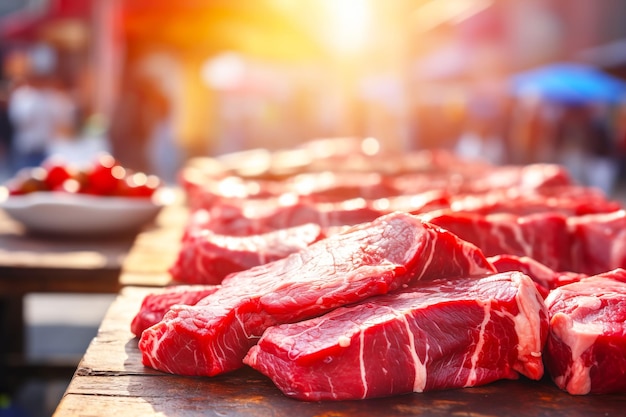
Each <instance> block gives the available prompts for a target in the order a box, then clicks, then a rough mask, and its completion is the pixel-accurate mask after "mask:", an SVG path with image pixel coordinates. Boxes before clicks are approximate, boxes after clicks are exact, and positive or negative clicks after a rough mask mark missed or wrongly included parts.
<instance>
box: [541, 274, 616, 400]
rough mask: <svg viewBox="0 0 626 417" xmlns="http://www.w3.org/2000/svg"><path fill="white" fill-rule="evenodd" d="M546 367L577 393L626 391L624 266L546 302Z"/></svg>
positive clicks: (566, 289)
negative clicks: (547, 332) (548, 323)
mask: <svg viewBox="0 0 626 417" xmlns="http://www.w3.org/2000/svg"><path fill="white" fill-rule="evenodd" d="M545 302H546V305H547V307H548V312H549V315H550V334H549V336H548V341H547V344H546V349H545V359H546V368H547V370H548V373H549V374H550V376H551V377H552V379H553V380H554V382H555V383H556V385H557V386H558V387H559V388H561V389H563V390H565V391H567V392H569V393H570V394H574V395H583V394H590V393H591V394H605V393H615V392H621V393H624V392H626V378H625V377H624V375H626V270H624V269H616V270H613V271H610V272H607V273H603V274H599V275H596V276H593V277H589V278H586V279H583V280H581V281H580V282H576V283H572V284H568V285H564V286H562V287H559V288H557V289H555V290H553V291H552V292H551V293H550V295H548V297H547V298H546V300H545Z"/></svg>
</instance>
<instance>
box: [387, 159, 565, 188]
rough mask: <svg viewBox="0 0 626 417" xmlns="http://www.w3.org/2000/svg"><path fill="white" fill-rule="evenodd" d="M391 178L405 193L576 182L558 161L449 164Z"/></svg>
mask: <svg viewBox="0 0 626 417" xmlns="http://www.w3.org/2000/svg"><path fill="white" fill-rule="evenodd" d="M461 167H463V166H462V165H461ZM388 181H389V182H391V183H392V186H393V187H394V188H396V189H398V190H401V191H402V193H404V194H415V193H419V192H424V191H428V190H433V189H445V190H447V191H449V192H450V193H451V194H467V193H484V192H488V191H493V190H497V189H509V188H519V189H523V190H538V189H542V188H548V187H557V186H565V185H572V184H573V182H572V180H571V178H570V176H569V174H568V172H567V170H566V169H565V168H563V167H562V166H559V165H556V164H531V165H524V166H517V165H506V166H482V167H481V166H469V169H458V168H456V169H455V167H450V168H449V169H448V170H447V171H442V172H436V173H432V174H428V175H424V174H423V173H409V174H404V175H400V176H397V177H393V178H389V179H388Z"/></svg>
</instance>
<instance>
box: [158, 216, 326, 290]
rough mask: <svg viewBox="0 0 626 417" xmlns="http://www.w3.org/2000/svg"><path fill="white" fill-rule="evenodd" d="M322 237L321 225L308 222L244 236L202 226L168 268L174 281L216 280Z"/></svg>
mask: <svg viewBox="0 0 626 417" xmlns="http://www.w3.org/2000/svg"><path fill="white" fill-rule="evenodd" d="M323 237H324V233H323V232H322V229H321V227H320V226H319V225H317V224H312V223H308V224H304V225H302V226H296V227H291V228H286V229H280V230H277V231H274V232H269V233H265V234H261V235H251V236H245V237H241V236H224V235H218V234H215V233H213V232H211V231H210V230H207V229H204V230H202V231H201V232H197V233H193V234H192V235H191V236H188V237H187V238H185V239H183V241H182V243H181V248H180V250H179V252H178V257H177V259H176V262H175V263H174V265H172V267H171V268H170V270H169V272H170V275H171V276H172V278H173V279H174V280H175V281H178V282H183V283H187V284H219V283H221V282H222V280H223V279H224V277H225V276H226V275H228V274H231V273H233V272H239V271H243V270H246V269H250V268H252V267H253V266H257V265H263V264H265V263H268V262H272V261H275V260H278V259H282V258H284V257H286V256H287V255H289V254H291V253H294V252H298V251H300V250H302V249H304V248H306V247H307V246H309V245H310V244H311V243H313V242H316V241H318V240H320V239H322V238H323Z"/></svg>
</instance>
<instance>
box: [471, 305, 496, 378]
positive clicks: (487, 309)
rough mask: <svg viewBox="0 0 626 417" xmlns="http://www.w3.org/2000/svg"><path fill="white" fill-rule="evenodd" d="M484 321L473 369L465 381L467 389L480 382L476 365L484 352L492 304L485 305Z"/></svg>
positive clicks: (481, 325) (472, 359) (473, 356)
mask: <svg viewBox="0 0 626 417" xmlns="http://www.w3.org/2000/svg"><path fill="white" fill-rule="evenodd" d="M483 311H484V316H483V321H482V323H480V332H479V333H478V343H476V348H475V349H474V353H472V358H471V362H472V369H471V370H470V372H469V375H468V376H467V380H466V381H465V386H466V387H471V386H474V385H475V384H476V381H477V380H478V375H477V374H476V365H477V363H478V358H479V356H480V352H481V351H482V350H483V346H484V345H485V328H486V327H487V323H489V319H490V318H491V303H484V304H483Z"/></svg>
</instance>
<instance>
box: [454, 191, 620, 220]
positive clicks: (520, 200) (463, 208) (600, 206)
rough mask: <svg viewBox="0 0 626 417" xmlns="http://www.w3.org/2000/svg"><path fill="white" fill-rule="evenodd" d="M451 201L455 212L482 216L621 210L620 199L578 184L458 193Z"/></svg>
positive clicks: (571, 213) (578, 214) (576, 213)
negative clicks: (611, 198)
mask: <svg viewBox="0 0 626 417" xmlns="http://www.w3.org/2000/svg"><path fill="white" fill-rule="evenodd" d="M450 200H451V201H450V208H451V209H452V210H453V211H457V212H465V213H476V214H483V215H487V214H495V213H510V214H515V215H518V216H527V215H530V214H535V213H542V212H546V211H553V212H558V213H562V214H564V215H568V216H580V215H584V214H592V213H609V212H613V211H616V210H619V209H620V203H619V202H617V201H613V200H609V199H607V198H606V196H605V195H604V194H603V193H602V192H600V191H598V190H596V189H594V188H591V187H582V186H577V185H569V186H560V187H556V186H555V187H544V188H537V189H524V188H520V187H511V188H504V189H496V190H489V191H487V192H484V193H470V194H458V195H454V196H452V197H451V199H450Z"/></svg>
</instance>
